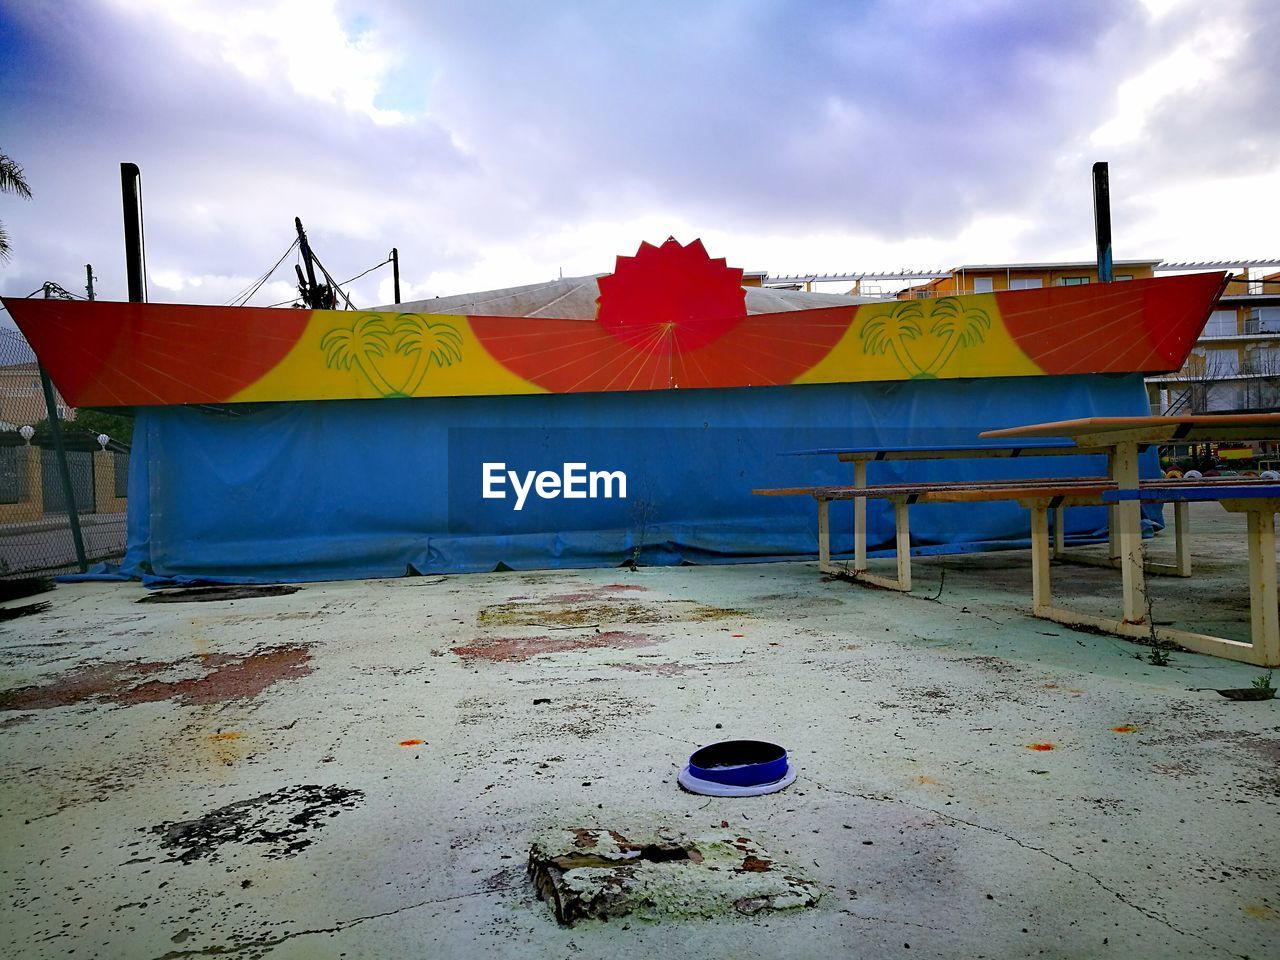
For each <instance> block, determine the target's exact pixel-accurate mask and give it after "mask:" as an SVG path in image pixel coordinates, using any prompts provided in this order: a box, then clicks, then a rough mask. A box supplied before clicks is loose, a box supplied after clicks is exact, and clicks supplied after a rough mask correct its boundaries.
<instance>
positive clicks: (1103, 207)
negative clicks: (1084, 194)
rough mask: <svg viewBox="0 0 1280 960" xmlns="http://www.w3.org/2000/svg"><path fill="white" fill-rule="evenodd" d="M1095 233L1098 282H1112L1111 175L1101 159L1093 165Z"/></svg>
mask: <svg viewBox="0 0 1280 960" xmlns="http://www.w3.org/2000/svg"><path fill="white" fill-rule="evenodd" d="M1093 233H1094V236H1095V237H1096V239H1097V241H1098V282H1099V283H1110V282H1111V279H1112V274H1111V176H1110V174H1109V173H1108V170H1107V165H1106V163H1104V162H1103V161H1101V160H1100V161H1098V162H1097V163H1095V164H1094V165H1093Z"/></svg>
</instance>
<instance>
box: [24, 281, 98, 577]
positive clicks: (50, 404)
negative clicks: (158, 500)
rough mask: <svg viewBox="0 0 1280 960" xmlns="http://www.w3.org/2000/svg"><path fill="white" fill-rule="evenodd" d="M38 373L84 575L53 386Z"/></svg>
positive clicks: (41, 367)
mask: <svg viewBox="0 0 1280 960" xmlns="http://www.w3.org/2000/svg"><path fill="white" fill-rule="evenodd" d="M44 298H45V299H46V300H48V299H49V289H48V287H46V288H45V291H44ZM36 366H37V369H39V371H40V386H41V387H42V388H43V389H44V405H45V409H46V410H48V412H49V436H51V437H52V438H53V455H54V458H55V459H56V460H57V461H58V474H59V476H60V478H61V479H62V496H63V498H64V500H65V501H66V507H67V523H69V524H70V526H71V542H72V543H73V544H74V545H75V548H76V563H78V564H79V565H80V572H81V573H84V572H85V571H86V570H88V569H89V563H88V561H87V560H85V555H84V538H83V537H82V536H81V535H80V512H79V511H78V510H77V509H76V495H75V491H74V490H73V489H72V487H71V469H70V468H69V467H68V466H67V451H66V449H65V448H64V447H63V446H62V427H61V425H60V424H59V422H58V403H57V401H56V400H55V399H54V395H53V384H52V383H51V382H50V381H49V375H48V374H47V373H45V372H44V364H41V363H38V362H37V364H36Z"/></svg>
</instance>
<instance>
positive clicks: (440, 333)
mask: <svg viewBox="0 0 1280 960" xmlns="http://www.w3.org/2000/svg"><path fill="white" fill-rule="evenodd" d="M391 332H392V335H393V336H396V337H398V338H399V339H398V340H397V341H396V353H403V354H406V355H408V356H413V355H414V354H417V356H415V357H414V361H413V370H412V371H411V372H410V374H409V377H408V379H407V380H405V384H404V393H403V395H404V396H409V397H412V396H414V395H415V394H416V393H417V392H418V388H419V387H421V386H422V381H423V379H424V378H425V377H426V375H427V369H428V368H429V367H430V366H431V361H432V360H434V361H435V362H436V366H437V367H447V366H449V365H450V364H452V363H456V362H460V361H461V360H462V337H461V335H459V333H458V331H457V330H455V329H454V328H453V325H452V324H448V323H444V322H442V321H437V322H435V323H432V322H431V321H430V320H428V319H427V318H426V317H421V316H419V315H418V314H416V313H402V314H400V316H399V317H397V318H396V325H395V327H394V328H393V329H392V331H391Z"/></svg>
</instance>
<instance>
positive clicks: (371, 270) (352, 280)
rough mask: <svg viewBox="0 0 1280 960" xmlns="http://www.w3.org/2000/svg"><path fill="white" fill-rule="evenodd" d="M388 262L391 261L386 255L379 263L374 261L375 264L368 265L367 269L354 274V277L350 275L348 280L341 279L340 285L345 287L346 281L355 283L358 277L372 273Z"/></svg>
mask: <svg viewBox="0 0 1280 960" xmlns="http://www.w3.org/2000/svg"><path fill="white" fill-rule="evenodd" d="M390 262H391V258H390V257H387V259H385V260H383V261H382V262H381V263H375V264H374V265H373V266H372V267H370V268H369V269H368V270H366V271H364V273H357V274H356V275H355V276H354V277H352V278H351V279H350V280H343V281H342V284H341V285H342V286H344V287H345V286H346V285H347V284H348V283H355V282H356V281H357V280H359V279H360V278H361V277H363V276H364V275H365V274H369V273H373V271H375V270H377V269H378V268H379V267H385V266H386V265H387V264H388V263H390Z"/></svg>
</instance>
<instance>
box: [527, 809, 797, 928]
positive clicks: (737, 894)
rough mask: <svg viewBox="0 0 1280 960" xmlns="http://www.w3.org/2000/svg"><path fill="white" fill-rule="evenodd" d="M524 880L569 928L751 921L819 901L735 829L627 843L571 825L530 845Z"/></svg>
mask: <svg viewBox="0 0 1280 960" xmlns="http://www.w3.org/2000/svg"><path fill="white" fill-rule="evenodd" d="M529 875H530V877H531V878H532V880H533V884H534V887H535V889H536V890H537V892H538V896H539V897H541V898H542V899H543V900H547V901H548V902H550V903H551V905H552V907H553V908H554V909H555V913H556V919H557V920H559V921H560V923H562V924H564V925H565V926H570V927H571V926H573V925H574V924H575V923H577V922H578V921H580V920H584V919H588V918H590V919H598V920H608V919H610V918H613V917H623V916H634V917H637V918H639V919H647V920H658V919H663V918H671V917H694V916H697V917H712V916H723V915H732V914H735V913H737V914H745V915H752V914H756V913H760V912H762V911H766V910H786V909H791V908H797V907H811V906H813V905H814V904H816V903H817V902H818V898H819V897H821V896H822V892H821V890H820V888H819V887H818V886H817V884H815V883H813V882H812V881H810V880H806V879H804V878H803V877H801V876H799V875H798V874H797V873H796V871H795V870H794V869H793V868H791V867H788V866H786V865H784V864H781V863H779V862H777V861H776V860H774V859H773V857H772V856H770V855H769V854H767V853H766V852H764V851H763V850H762V849H760V848H759V847H758V846H757V845H756V844H755V842H754V841H752V840H751V839H750V838H748V837H744V836H739V835H738V834H735V833H733V832H732V831H720V832H717V833H713V834H708V835H705V836H700V837H696V838H688V837H684V836H681V835H677V834H666V833H663V832H659V833H658V834H656V835H650V836H645V837H641V838H639V839H635V840H632V839H628V838H627V837H626V836H625V835H623V834H622V833H620V832H618V831H617V830H597V829H589V828H585V827H572V828H569V829H567V830H559V831H555V832H553V833H549V834H547V835H545V836H542V837H540V838H539V839H538V840H537V841H535V842H534V844H533V846H532V847H531V848H530V850H529Z"/></svg>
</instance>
